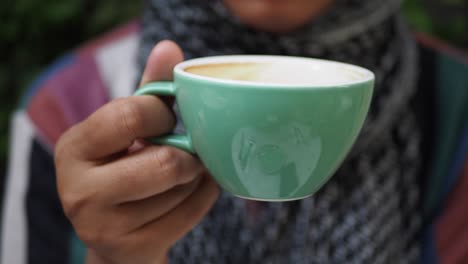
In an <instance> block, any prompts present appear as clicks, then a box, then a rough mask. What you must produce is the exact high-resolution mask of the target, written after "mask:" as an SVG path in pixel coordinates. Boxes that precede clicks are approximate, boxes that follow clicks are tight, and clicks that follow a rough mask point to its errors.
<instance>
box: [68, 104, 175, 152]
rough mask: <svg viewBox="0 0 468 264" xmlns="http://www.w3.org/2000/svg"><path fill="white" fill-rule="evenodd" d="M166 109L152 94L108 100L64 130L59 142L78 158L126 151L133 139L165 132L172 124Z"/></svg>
mask: <svg viewBox="0 0 468 264" xmlns="http://www.w3.org/2000/svg"><path fill="white" fill-rule="evenodd" d="M174 122H175V121H174V118H173V116H172V113H171V112H170V111H169V109H168V108H167V107H166V106H165V105H164V103H162V102H161V100H159V99H158V98H156V97H154V96H132V97H128V98H124V99H119V100H115V101H112V102H111V103H109V104H107V105H105V106H104V107H102V108H100V109H99V110H97V111H96V112H95V113H93V114H92V115H91V116H90V117H89V118H88V119H87V120H86V121H84V122H82V123H80V124H79V125H77V126H75V127H73V128H72V129H71V131H69V132H67V134H68V135H69V137H66V140H67V141H68V142H66V143H63V142H62V143H63V144H66V145H67V148H69V149H71V148H72V150H73V153H74V154H76V155H77V156H78V158H79V159H80V160H98V159H102V158H105V157H108V156H111V155H114V154H115V153H118V152H121V151H124V150H127V149H128V148H129V147H130V146H131V145H132V144H133V142H134V141H135V140H136V139H140V138H145V137H150V136H157V135H160V134H163V133H166V132H168V131H170V130H171V129H172V127H173V126H174Z"/></svg>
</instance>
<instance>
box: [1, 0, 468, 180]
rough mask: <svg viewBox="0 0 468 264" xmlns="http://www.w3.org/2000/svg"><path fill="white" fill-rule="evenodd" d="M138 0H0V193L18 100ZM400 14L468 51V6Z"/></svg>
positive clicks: (433, 4)
mask: <svg viewBox="0 0 468 264" xmlns="http://www.w3.org/2000/svg"><path fill="white" fill-rule="evenodd" d="M141 3H142V0H136V1H135V0H134V1H120V0H100V1H94V0H62V1H56V0H42V1H31V0H16V1H14V0H2V1H1V3H0V40H1V41H0V51H1V52H0V188H1V187H2V186H1V182H3V181H2V179H3V175H4V172H5V168H6V152H7V147H8V126H9V118H10V115H11V111H12V110H13V109H14V108H15V107H16V105H17V101H18V98H19V96H20V95H21V93H22V91H23V90H24V89H25V87H27V85H28V84H29V83H30V82H31V81H32V80H33V78H34V77H35V76H37V74H38V73H39V72H40V71H41V69H43V68H44V67H45V66H46V65H47V64H49V63H50V62H51V61H52V60H54V59H55V58H57V57H58V56H60V55H62V54H63V53H65V52H66V51H69V50H71V49H73V48H74V47H76V46H77V45H79V44H80V43H82V42H84V41H86V40H88V39H91V38H93V37H95V36H97V35H99V34H100V33H102V32H105V31H107V30H109V29H111V28H112V27H114V26H115V25H118V24H120V23H124V22H126V21H128V20H129V19H131V18H133V17H136V16H137V15H138V13H139V11H140V8H141ZM403 11H404V14H405V16H406V17H407V18H408V20H409V21H410V23H411V25H412V26H413V27H414V29H415V30H417V31H423V32H426V33H428V34H430V35H433V36H436V37H437V38H440V39H443V40H445V41H447V42H449V43H451V45H453V46H457V47H459V48H460V49H464V50H468V1H466V0H439V1H436V0H406V1H404V3H403Z"/></svg>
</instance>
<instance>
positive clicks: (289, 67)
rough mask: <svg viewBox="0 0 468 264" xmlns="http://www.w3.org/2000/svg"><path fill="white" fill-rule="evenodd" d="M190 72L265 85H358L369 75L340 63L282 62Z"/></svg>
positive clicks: (219, 66)
mask: <svg viewBox="0 0 468 264" xmlns="http://www.w3.org/2000/svg"><path fill="white" fill-rule="evenodd" d="M185 71H186V72H189V73H192V74H196V75H201V76H205V77H211V78H218V79H226V80H237V81H248V82H255V83H264V84H280V85H307V86H331V85H340V84H346V83H350V82H356V81H359V80H362V79H364V78H366V74H365V73H363V72H360V71H358V70H356V69H354V68H353V67H352V66H349V65H346V64H340V63H321V62H315V61H307V60H304V61H294V60H279V61H272V62H229V63H209V64H201V65H193V66H190V67H187V68H186V69H185Z"/></svg>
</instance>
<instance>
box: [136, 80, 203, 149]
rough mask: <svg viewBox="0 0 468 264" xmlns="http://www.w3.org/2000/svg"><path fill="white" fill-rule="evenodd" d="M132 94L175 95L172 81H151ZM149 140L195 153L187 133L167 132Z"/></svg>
mask: <svg viewBox="0 0 468 264" xmlns="http://www.w3.org/2000/svg"><path fill="white" fill-rule="evenodd" d="M133 95H166V96H175V88H174V83H173V82H152V83H148V84H145V85H144V86H143V87H141V88H139V89H138V90H136V92H135V93H134V94H133ZM148 140H149V141H150V142H152V143H155V144H160V145H168V146H173V147H176V148H179V149H182V150H184V151H187V152H190V153H193V154H194V153H195V150H194V149H193V146H192V141H191V140H190V137H189V136H188V135H174V134H169V135H165V136H161V137H153V138H149V139H148Z"/></svg>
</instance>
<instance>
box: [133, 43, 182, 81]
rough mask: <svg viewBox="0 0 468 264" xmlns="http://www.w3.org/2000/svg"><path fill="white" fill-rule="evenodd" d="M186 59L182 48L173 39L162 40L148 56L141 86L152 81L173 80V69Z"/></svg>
mask: <svg viewBox="0 0 468 264" xmlns="http://www.w3.org/2000/svg"><path fill="white" fill-rule="evenodd" d="M183 60H184V55H183V53H182V50H181V49H180V48H179V46H178V45H177V44H175V43H174V42H172V41H169V40H165V41H161V42H159V43H158V45H156V46H155V47H154V48H153V50H152V51H151V54H150V55H149V57H148V62H147V64H146V68H145V70H144V72H143V76H142V78H141V82H140V86H141V85H143V84H146V83H148V82H150V81H168V80H172V69H173V68H174V66H175V65H176V64H177V63H179V62H181V61H183Z"/></svg>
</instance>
